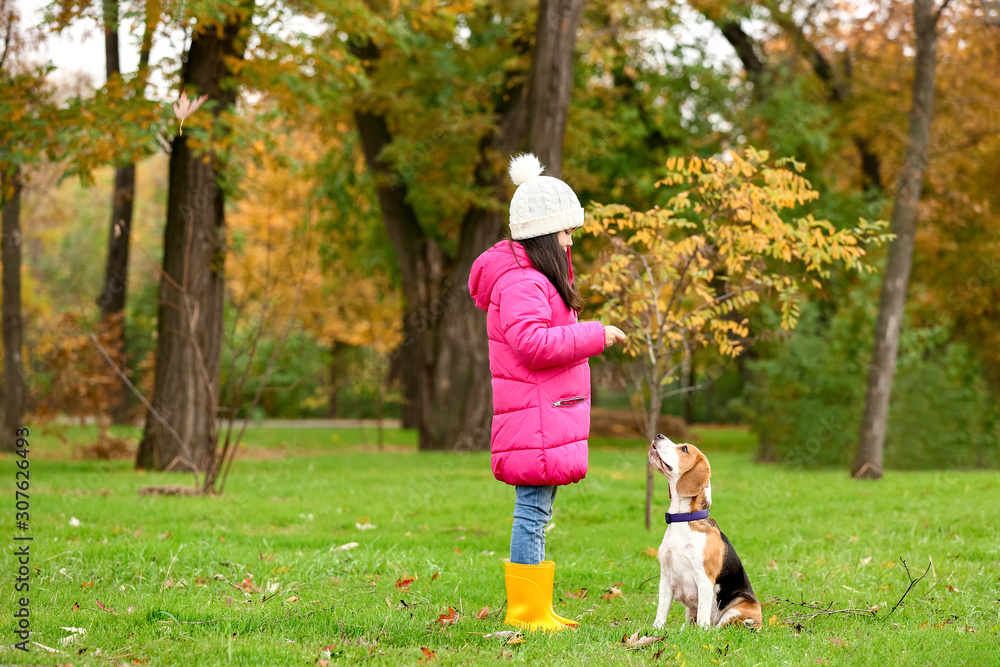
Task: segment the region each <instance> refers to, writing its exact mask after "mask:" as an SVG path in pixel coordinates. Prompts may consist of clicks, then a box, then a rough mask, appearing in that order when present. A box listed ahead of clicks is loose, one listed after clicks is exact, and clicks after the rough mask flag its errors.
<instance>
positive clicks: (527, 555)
mask: <svg viewBox="0 0 1000 667" xmlns="http://www.w3.org/2000/svg"><path fill="white" fill-rule="evenodd" d="M557 488H558V487H555V486H518V487H516V490H517V495H516V496H515V498H514V525H513V526H511V530H510V562H512V563H521V564H523V565H538V564H539V563H541V562H542V561H543V560H545V526H547V525H549V521H551V520H552V502H553V501H554V500H555V499H556V489H557Z"/></svg>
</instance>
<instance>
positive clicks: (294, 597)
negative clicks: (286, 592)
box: [285, 595, 299, 602]
mask: <svg viewBox="0 0 1000 667" xmlns="http://www.w3.org/2000/svg"><path fill="white" fill-rule="evenodd" d="M298 601H299V596H298V595H293V596H292V597H290V598H285V602H298Z"/></svg>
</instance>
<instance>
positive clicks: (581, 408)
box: [469, 240, 604, 486]
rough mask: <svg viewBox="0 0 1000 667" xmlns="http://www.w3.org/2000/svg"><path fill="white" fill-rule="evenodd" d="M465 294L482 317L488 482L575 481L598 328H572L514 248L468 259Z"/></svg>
mask: <svg viewBox="0 0 1000 667" xmlns="http://www.w3.org/2000/svg"><path fill="white" fill-rule="evenodd" d="M567 257H568V252H567ZM572 277H573V268H572V263H570V279H572ZM469 293H470V294H471V295H472V298H473V299H475V301H476V306H478V307H479V308H480V309H482V310H485V311H486V313H487V317H486V331H487V334H488V336H489V348H490V374H491V375H492V376H493V429H492V437H491V441H492V448H493V458H492V463H493V475H494V476H495V477H496V478H497V479H499V480H500V481H503V482H506V483H508V484H515V485H519V486H540V485H562V484H570V483H572V482H578V481H580V480H581V479H583V478H584V476H585V475H586V474H587V436H588V435H589V434H590V366H589V365H588V364H587V359H588V358H589V357H592V356H594V355H595V354H599V353H600V352H602V351H603V350H604V327H603V326H602V325H601V323H600V322H577V315H576V312H575V311H572V310H570V309H569V308H567V307H566V304H565V303H563V300H562V297H560V296H559V292H557V291H556V288H555V286H554V285H553V284H552V283H551V282H549V279H548V278H546V277H545V276H544V275H542V274H541V273H539V272H538V271H536V270H535V269H533V268H532V267H531V261H530V260H529V259H528V255H527V253H525V251H524V247H523V246H522V245H521V244H520V243H518V242H517V241H513V242H511V241H506V240H504V241H500V242H499V243H497V244H496V245H494V246H493V247H492V248H490V249H489V250H487V251H486V252H484V253H483V254H482V255H480V256H479V258H478V259H476V261H475V263H473V265H472V273H471V275H470V276H469Z"/></svg>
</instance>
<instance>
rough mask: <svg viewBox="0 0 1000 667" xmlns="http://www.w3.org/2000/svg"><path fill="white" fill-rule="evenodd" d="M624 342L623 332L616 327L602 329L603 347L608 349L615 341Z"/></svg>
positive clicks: (609, 326) (608, 326)
mask: <svg viewBox="0 0 1000 667" xmlns="http://www.w3.org/2000/svg"><path fill="white" fill-rule="evenodd" d="M619 340H620V341H624V340H625V332H623V331H622V330H621V329H619V328H618V327H616V326H611V325H607V326H605V327H604V347H605V348H608V347H611V346H612V345H614V344H615V342H616V341H619Z"/></svg>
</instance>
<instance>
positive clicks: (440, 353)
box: [349, 0, 583, 449]
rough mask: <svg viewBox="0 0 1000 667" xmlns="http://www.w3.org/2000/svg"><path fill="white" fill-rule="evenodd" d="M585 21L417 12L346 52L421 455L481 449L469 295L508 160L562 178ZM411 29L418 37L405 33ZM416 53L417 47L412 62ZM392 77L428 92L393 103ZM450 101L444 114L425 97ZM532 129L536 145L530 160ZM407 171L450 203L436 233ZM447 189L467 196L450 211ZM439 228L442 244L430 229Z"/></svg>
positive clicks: (474, 315) (483, 354) (486, 411)
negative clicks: (464, 30)
mask: <svg viewBox="0 0 1000 667" xmlns="http://www.w3.org/2000/svg"><path fill="white" fill-rule="evenodd" d="M582 7H583V3H582V1H581V0H550V1H546V2H542V3H541V4H540V6H539V9H538V14H537V20H535V17H534V16H533V14H534V12H530V10H528V9H527V8H526V7H524V6H522V5H520V4H517V5H513V6H511V7H509V8H505V11H502V12H500V11H498V9H497V8H496V7H492V6H490V7H482V8H480V7H476V6H474V5H472V4H471V3H470V4H468V5H466V4H464V3H463V4H460V5H456V6H442V7H438V8H434V9H428V8H427V7H426V6H425V7H422V8H420V9H416V8H414V9H413V10H411V11H410V12H408V14H409V15H407V13H404V12H399V11H398V10H392V9H390V10H388V15H376V17H375V18H373V19H372V20H371V21H370V25H369V27H370V29H369V30H368V32H367V34H360V33H359V34H355V35H352V36H350V38H349V39H350V45H349V48H350V52H351V55H352V56H353V58H354V62H355V63H357V65H358V66H360V67H361V68H362V71H363V73H364V81H365V83H364V85H363V86H362V87H361V90H360V91H359V92H358V93H357V94H356V95H355V99H354V104H353V107H352V108H353V110H354V121H355V124H356V127H357V131H358V135H359V137H360V140H361V145H362V148H363V151H364V155H365V159H366V162H367V164H368V168H369V170H370V172H371V174H372V176H373V177H374V182H375V187H376V191H377V197H378V202H379V206H380V208H381V212H382V216H383V219H384V222H385V227H386V230H387V232H388V235H389V238H390V240H391V242H392V245H393V247H394V249H395V253H396V258H397V261H398V262H399V266H400V272H401V274H402V283H403V292H404V296H405V298H406V312H405V314H404V318H403V343H402V347H401V348H400V350H399V353H400V354H402V355H404V356H405V360H404V363H403V364H402V369H403V385H404V396H405V401H406V403H405V406H404V422H405V423H407V424H409V425H412V426H414V427H416V428H417V429H418V431H419V440H420V447H421V448H422V449H481V448H483V447H486V446H487V443H488V442H489V420H490V405H491V401H490V386H489V378H488V375H487V370H488V365H487V357H488V352H487V348H486V337H485V336H484V335H483V329H482V327H483V319H482V313H481V312H479V311H478V310H477V309H476V308H475V307H474V305H473V304H472V302H471V300H470V299H469V298H468V296H467V294H466V293H465V290H466V287H465V285H466V283H467V279H468V274H469V270H470V269H471V266H472V262H473V261H474V260H475V258H476V257H477V256H478V255H479V253H481V252H482V251H483V250H484V249H485V248H487V247H488V246H489V245H490V244H491V243H492V242H494V241H495V240H496V239H498V238H499V237H500V236H501V235H502V233H503V229H504V225H505V220H506V216H505V210H506V206H505V204H506V202H507V201H508V200H509V184H508V183H507V180H506V172H505V165H506V161H507V160H508V159H509V156H510V155H511V154H513V153H515V152H517V151H518V150H520V149H522V148H526V147H527V148H530V149H531V150H532V151H534V152H535V153H537V154H539V155H547V156H549V160H550V162H548V163H547V165H546V166H547V167H548V168H549V171H550V172H551V173H553V174H555V175H558V174H559V173H560V171H561V165H560V162H559V156H560V155H561V152H562V149H561V147H562V143H563V137H564V128H565V125H566V114H567V113H568V110H569V95H570V92H571V91H572V80H573V63H574V58H575V42H576V33H577V27H578V25H579V21H580V15H581V12H582ZM460 16H461V20H462V21H463V22H464V24H465V25H467V26H468V28H469V29H470V31H471V34H472V36H473V37H472V39H471V40H470V42H469V44H468V45H463V44H461V41H462V40H461V38H460V37H458V32H457V30H458V21H459V17H460ZM411 25H412V26H415V27H416V28H418V29H419V32H420V34H419V35H416V34H413V33H411V32H409V31H408V29H407V28H406V27H403V26H407V27H408V26H411ZM418 42H419V43H421V44H422V45H423V46H421V47H419V48H418V49H417V50H413V51H411V49H414V48H415V47H416V44H417V43H418ZM532 42H534V48H532ZM455 47H457V48H455ZM462 52H465V53H462ZM411 53H412V57H411V56H410V55H408V54H411ZM430 54H433V57H436V58H441V59H444V60H446V61H450V63H451V64H450V65H449V66H448V67H446V68H432V69H427V68H424V69H422V70H416V69H414V68H413V62H412V60H414V59H415V60H417V61H422V60H424V58H426V57H428V56H429V55H430ZM469 67H472V68H479V69H478V71H476V69H473V71H471V72H468V71H466V72H465V73H464V76H462V77H461V79H460V81H462V83H461V85H462V86H463V88H462V89H459V90H453V89H452V87H453V86H454V82H455V79H456V77H455V75H456V74H457V70H459V69H460V68H469ZM400 74H403V75H404V76H407V75H411V76H414V77H417V79H418V80H420V79H423V82H422V84H421V85H420V87H418V88H414V89H412V90H413V93H412V94H410V95H403V96H401V95H397V94H396V93H395V92H394V90H395V89H396V88H398V87H399V86H400V85H401V84H400V83H399V82H398V77H399V76H400ZM470 81H472V82H474V83H472V84H471V85H470V83H468V82H470ZM411 83H412V79H411ZM402 85H403V86H404V87H405V88H409V87H410V85H411V84H410V83H404V84H402ZM449 89H452V93H451V95H452V99H450V100H448V98H447V97H442V96H439V95H436V93H435V92H434V91H438V90H449ZM422 96H429V97H428V99H427V101H429V102H430V103H431V104H430V107H428V106H427V101H424V100H422V99H421V97H422ZM435 97H436V99H434V98H435ZM442 99H444V100H446V103H445V104H444V105H442V103H441V100H442ZM421 109H423V110H424V111H423V113H422V114H421V111H420V110H421ZM428 109H429V110H430V114H429V118H428V113H427V110H428ZM470 112H471V113H470ZM414 113H416V114H418V116H419V115H422V116H423V117H424V118H425V119H426V120H429V121H430V122H429V123H428V122H426V120H425V122H423V123H422V124H421V127H422V128H423V129H424V130H425V132H427V134H426V136H425V137H421V138H416V139H415V138H413V137H412V136H407V132H406V131H407V130H408V129H410V127H409V126H412V124H413V123H412V121H411V118H412V117H413V114H414ZM529 124H530V127H531V128H532V129H531V130H530V132H531V140H532V142H533V143H532V144H531V145H530V146H526V140H527V139H528V138H529V135H528V132H529ZM461 133H466V134H464V135H463V134H461ZM414 142H416V143H414ZM457 148H461V149H462V150H461V151H460V152H459V151H456V150H455V149H457ZM453 151H454V152H453ZM421 153H423V155H421ZM465 156H472V159H471V160H469V159H468V158H467V157H465ZM415 157H421V158H422V161H423V162H425V163H426V164H427V166H428V167H430V169H428V170H427V171H429V172H431V173H434V174H435V175H436V176H438V177H439V178H442V177H443V178H444V179H445V180H444V183H443V184H445V185H447V186H449V187H450V189H451V194H450V197H451V199H452V201H451V202H449V203H448V204H446V205H445V210H446V211H447V213H446V215H447V217H446V218H444V219H441V218H433V217H428V216H427V211H426V209H424V210H423V211H422V210H421V208H422V207H420V206H419V205H418V204H416V203H415V202H417V201H419V199H422V198H426V194H424V195H423V196H422V197H420V196H417V193H418V192H420V190H421V188H422V187H426V185H427V184H426V181H425V176H426V174H425V173H422V172H424V170H419V171H417V172H414V170H413V169H412V164H408V163H412V162H413V158H415ZM456 158H457V159H456ZM407 167H410V168H409V169H407ZM422 181H423V182H422ZM443 184H438V186H437V187H438V189H439V190H441V191H443V190H445V188H443V187H442V185H443ZM455 187H461V188H462V189H463V191H464V192H465V193H467V194H463V195H462V196H461V197H460V198H457V200H456V198H455V195H454V188H455ZM456 204H457V205H456ZM441 223H444V225H446V226H447V228H446V231H445V230H440V231H439V230H435V229H434V227H435V226H441Z"/></svg>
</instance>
